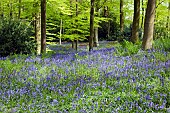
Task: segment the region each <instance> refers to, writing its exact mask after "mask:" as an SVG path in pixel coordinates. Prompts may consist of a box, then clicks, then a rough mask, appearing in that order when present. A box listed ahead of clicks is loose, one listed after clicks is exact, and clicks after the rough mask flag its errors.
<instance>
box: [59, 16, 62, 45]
mask: <svg viewBox="0 0 170 113" xmlns="http://www.w3.org/2000/svg"><path fill="white" fill-rule="evenodd" d="M62 26H63V20H62V18H61V20H60V38H59V44H60V45H61V37H62Z"/></svg>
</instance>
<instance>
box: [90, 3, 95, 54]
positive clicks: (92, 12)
mask: <svg viewBox="0 0 170 113" xmlns="http://www.w3.org/2000/svg"><path fill="white" fill-rule="evenodd" d="M94 3H95V0H91V9H90V37H89V51H92V50H93V38H94Z"/></svg>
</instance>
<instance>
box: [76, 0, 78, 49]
mask: <svg viewBox="0 0 170 113" xmlns="http://www.w3.org/2000/svg"><path fill="white" fill-rule="evenodd" d="M76 17H78V0H76ZM77 22H78V20H77V19H76V23H77ZM76 29H78V25H76ZM76 34H78V31H76ZM75 44H76V46H75V47H76V48H75V49H76V51H77V50H78V37H76V40H75Z"/></svg>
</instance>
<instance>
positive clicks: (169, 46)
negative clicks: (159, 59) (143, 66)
mask: <svg viewBox="0 0 170 113" xmlns="http://www.w3.org/2000/svg"><path fill="white" fill-rule="evenodd" d="M154 48H157V49H164V50H165V51H170V38H168V37H167V38H163V37H161V38H159V39H157V40H155V43H154Z"/></svg>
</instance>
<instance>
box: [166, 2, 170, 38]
mask: <svg viewBox="0 0 170 113" xmlns="http://www.w3.org/2000/svg"><path fill="white" fill-rule="evenodd" d="M169 19H170V0H169V6H168V16H167V25H166V28H167V31H168V37H170V21H169Z"/></svg>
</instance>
